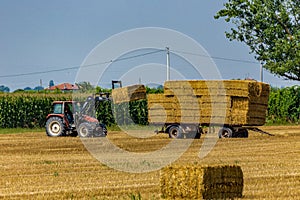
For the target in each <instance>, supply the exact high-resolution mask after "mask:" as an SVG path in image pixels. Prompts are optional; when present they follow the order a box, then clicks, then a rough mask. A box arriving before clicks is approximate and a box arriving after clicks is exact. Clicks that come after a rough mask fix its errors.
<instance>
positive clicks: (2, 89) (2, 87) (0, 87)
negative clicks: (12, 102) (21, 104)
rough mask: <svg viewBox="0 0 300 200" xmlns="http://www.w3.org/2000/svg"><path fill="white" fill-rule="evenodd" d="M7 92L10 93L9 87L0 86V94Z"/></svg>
mask: <svg viewBox="0 0 300 200" xmlns="http://www.w3.org/2000/svg"><path fill="white" fill-rule="evenodd" d="M9 91H10V89H9V87H7V86H5V85H1V86H0V92H9Z"/></svg>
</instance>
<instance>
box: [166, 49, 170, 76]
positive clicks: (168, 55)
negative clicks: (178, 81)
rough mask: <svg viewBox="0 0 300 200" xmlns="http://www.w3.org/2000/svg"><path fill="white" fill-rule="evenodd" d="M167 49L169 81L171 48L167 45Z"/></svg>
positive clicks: (168, 74)
mask: <svg viewBox="0 0 300 200" xmlns="http://www.w3.org/2000/svg"><path fill="white" fill-rule="evenodd" d="M166 51H167V81H169V80H170V49H169V47H166Z"/></svg>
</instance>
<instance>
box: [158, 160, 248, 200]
mask: <svg viewBox="0 0 300 200" xmlns="http://www.w3.org/2000/svg"><path fill="white" fill-rule="evenodd" d="M243 186H244V181H243V172H242V169H241V167H240V166H236V165H224V166H199V165H185V166H182V165H175V166H167V167H165V168H163V169H162V170H161V173H160V188H161V195H162V197H163V198H167V199H225V198H230V199H233V198H241V197H242V193H243Z"/></svg>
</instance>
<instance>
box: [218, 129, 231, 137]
mask: <svg viewBox="0 0 300 200" xmlns="http://www.w3.org/2000/svg"><path fill="white" fill-rule="evenodd" d="M232 132H233V131H232V129H231V128H228V127H222V128H220V130H219V133H218V135H219V138H231V137H232Z"/></svg>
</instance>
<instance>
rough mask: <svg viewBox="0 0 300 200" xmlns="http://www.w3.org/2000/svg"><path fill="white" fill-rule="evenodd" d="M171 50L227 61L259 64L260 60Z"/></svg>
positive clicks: (176, 51) (177, 51)
mask: <svg viewBox="0 0 300 200" xmlns="http://www.w3.org/2000/svg"><path fill="white" fill-rule="evenodd" d="M170 51H171V52H173V53H182V54H189V55H194V56H200V57H206V58H213V59H216V60H227V61H232V62H242V63H250V64H259V63H258V62H255V61H250V60H240V59H233V58H225V57H218V56H209V55H204V54H197V53H192V52H187V51H179V50H170Z"/></svg>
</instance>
